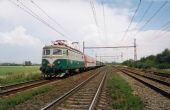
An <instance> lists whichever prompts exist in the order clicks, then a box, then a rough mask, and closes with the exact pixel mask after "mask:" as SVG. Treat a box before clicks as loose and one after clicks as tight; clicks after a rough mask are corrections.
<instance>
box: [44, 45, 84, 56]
mask: <svg viewBox="0 0 170 110" xmlns="http://www.w3.org/2000/svg"><path fill="white" fill-rule="evenodd" d="M49 48H66V49H70V50H74V51H76V52H79V53H81V54H83V52H81V51H80V50H77V49H75V48H72V47H70V46H67V45H47V46H44V47H43V49H49Z"/></svg>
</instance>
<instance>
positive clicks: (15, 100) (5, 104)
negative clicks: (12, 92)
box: [0, 85, 53, 110]
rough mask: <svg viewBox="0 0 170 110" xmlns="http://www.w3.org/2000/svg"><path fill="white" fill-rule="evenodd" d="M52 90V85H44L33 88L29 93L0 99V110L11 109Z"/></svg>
mask: <svg viewBox="0 0 170 110" xmlns="http://www.w3.org/2000/svg"><path fill="white" fill-rule="evenodd" d="M52 88H53V85H46V86H42V87H39V88H35V89H33V90H31V91H26V92H23V93H21V94H19V95H16V96H12V97H9V98H6V99H0V110H9V109H11V108H13V107H14V106H15V105H18V104H21V103H23V102H25V101H27V100H30V99H32V98H33V97H34V96H36V95H38V94H42V93H45V92H48V91H49V90H51V89H52Z"/></svg>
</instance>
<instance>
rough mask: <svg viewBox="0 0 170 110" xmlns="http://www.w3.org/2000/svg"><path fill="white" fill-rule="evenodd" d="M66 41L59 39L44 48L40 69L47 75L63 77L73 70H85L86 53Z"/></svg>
mask: <svg viewBox="0 0 170 110" xmlns="http://www.w3.org/2000/svg"><path fill="white" fill-rule="evenodd" d="M66 42H67V41H65V40H57V41H55V42H53V45H49V46H45V47H44V48H43V55H42V64H41V67H40V70H41V71H42V73H43V74H44V76H45V77H63V76H65V75H67V74H70V73H71V72H72V71H84V70H85V62H84V54H83V53H82V52H81V51H79V50H77V49H75V48H72V47H71V46H68V45H67V43H66Z"/></svg>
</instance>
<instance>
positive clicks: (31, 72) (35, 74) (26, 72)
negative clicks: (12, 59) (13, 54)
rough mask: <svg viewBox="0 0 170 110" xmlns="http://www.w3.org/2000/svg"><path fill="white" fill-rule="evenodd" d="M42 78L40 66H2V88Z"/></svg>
mask: <svg viewBox="0 0 170 110" xmlns="http://www.w3.org/2000/svg"><path fill="white" fill-rule="evenodd" d="M40 78H41V72H40V71H39V66H0V86H3V85H10V84H17V83H21V82H25V81H30V80H35V79H40Z"/></svg>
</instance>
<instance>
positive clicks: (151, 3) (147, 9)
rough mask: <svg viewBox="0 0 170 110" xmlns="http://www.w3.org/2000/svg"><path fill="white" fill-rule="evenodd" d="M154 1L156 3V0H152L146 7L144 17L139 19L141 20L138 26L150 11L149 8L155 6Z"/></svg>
mask: <svg viewBox="0 0 170 110" xmlns="http://www.w3.org/2000/svg"><path fill="white" fill-rule="evenodd" d="M153 3H154V1H153V0H152V1H151V2H150V4H149V5H148V7H147V8H146V10H145V12H144V13H143V15H142V17H141V18H140V20H139V22H138V24H137V25H136V26H138V25H139V24H140V23H141V22H142V20H143V19H144V17H145V16H146V14H147V13H148V12H149V10H150V9H151V7H152V6H153ZM135 29H136V27H135Z"/></svg>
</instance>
